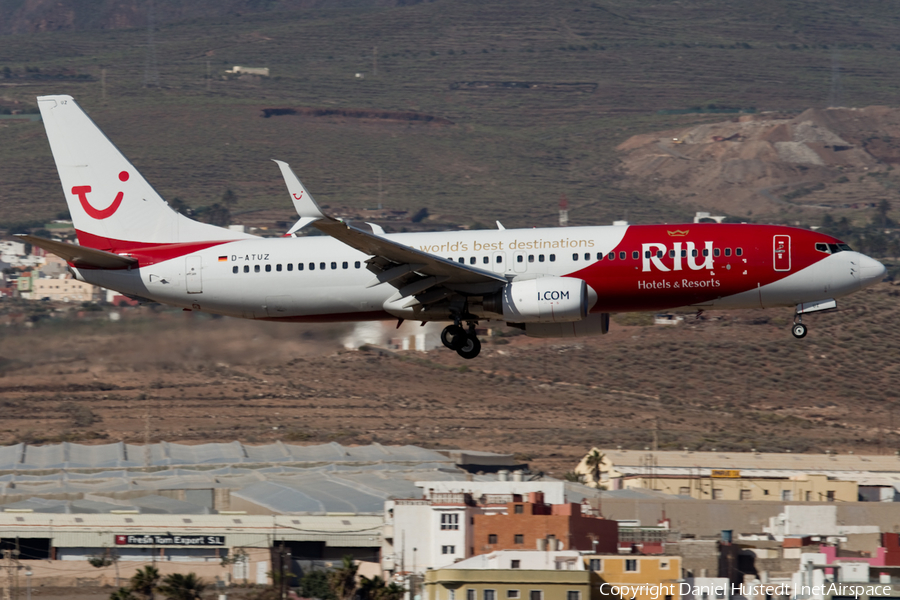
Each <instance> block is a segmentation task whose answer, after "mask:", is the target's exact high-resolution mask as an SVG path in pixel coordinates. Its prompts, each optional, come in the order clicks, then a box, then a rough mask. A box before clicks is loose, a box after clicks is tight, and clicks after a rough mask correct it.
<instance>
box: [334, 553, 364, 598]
mask: <svg viewBox="0 0 900 600" xmlns="http://www.w3.org/2000/svg"><path fill="white" fill-rule="evenodd" d="M357 571H359V565H357V564H356V563H354V562H353V557H352V556H350V555H347V556H345V557H344V559H343V564H342V565H341V567H340V568H338V569H335V570H333V571H331V572H330V573H328V585H329V586H330V587H331V591H333V592H334V595H335V596H337V599H338V600H351V598H353V595H354V594H355V593H356V572H357Z"/></svg>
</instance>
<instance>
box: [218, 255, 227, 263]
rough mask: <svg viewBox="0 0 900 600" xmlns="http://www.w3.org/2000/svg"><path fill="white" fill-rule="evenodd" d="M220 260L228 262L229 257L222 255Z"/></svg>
mask: <svg viewBox="0 0 900 600" xmlns="http://www.w3.org/2000/svg"><path fill="white" fill-rule="evenodd" d="M219 262H228V257H227V256H220V257H219Z"/></svg>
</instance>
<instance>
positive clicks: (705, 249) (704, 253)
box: [703, 248, 709, 256]
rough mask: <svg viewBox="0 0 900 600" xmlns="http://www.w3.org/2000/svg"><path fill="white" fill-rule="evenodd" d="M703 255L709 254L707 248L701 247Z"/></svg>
mask: <svg viewBox="0 0 900 600" xmlns="http://www.w3.org/2000/svg"><path fill="white" fill-rule="evenodd" d="M703 256H709V248H704V249H703Z"/></svg>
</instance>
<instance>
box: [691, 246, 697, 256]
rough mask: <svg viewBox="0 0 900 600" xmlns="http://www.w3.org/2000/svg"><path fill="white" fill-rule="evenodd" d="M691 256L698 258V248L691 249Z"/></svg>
mask: <svg viewBox="0 0 900 600" xmlns="http://www.w3.org/2000/svg"><path fill="white" fill-rule="evenodd" d="M691 256H693V257H694V258H697V249H696V248H694V249H693V250H691Z"/></svg>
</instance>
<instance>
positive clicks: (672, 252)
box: [669, 248, 675, 258]
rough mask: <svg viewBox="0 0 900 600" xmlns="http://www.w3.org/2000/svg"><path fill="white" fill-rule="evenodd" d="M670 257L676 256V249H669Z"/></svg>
mask: <svg viewBox="0 0 900 600" xmlns="http://www.w3.org/2000/svg"><path fill="white" fill-rule="evenodd" d="M669 258H675V249H674V248H672V249H671V250H669Z"/></svg>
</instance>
